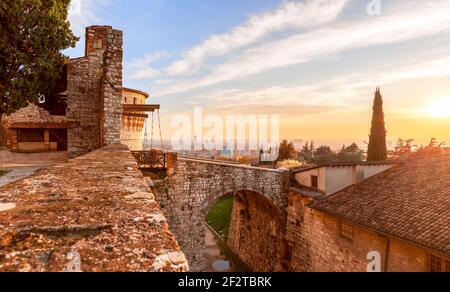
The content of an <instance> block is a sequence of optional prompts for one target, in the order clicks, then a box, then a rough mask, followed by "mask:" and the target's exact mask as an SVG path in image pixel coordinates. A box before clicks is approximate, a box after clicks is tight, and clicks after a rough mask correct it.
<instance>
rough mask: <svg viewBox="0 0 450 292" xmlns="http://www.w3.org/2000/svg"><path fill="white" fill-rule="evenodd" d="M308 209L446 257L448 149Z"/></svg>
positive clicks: (449, 239)
mask: <svg viewBox="0 0 450 292" xmlns="http://www.w3.org/2000/svg"><path fill="white" fill-rule="evenodd" d="M311 207H312V208H314V209H318V210H320V211H324V212H326V213H329V214H332V215H335V216H337V217H339V218H342V219H345V220H348V221H351V222H354V223H356V224H359V225H362V226H365V227H368V228H370V229H373V230H376V231H378V232H380V233H384V234H388V235H391V236H393V237H396V238H398V239H401V240H405V241H408V242H411V243H414V244H416V245H420V246H423V247H425V248H428V249H431V250H434V251H437V252H439V253H441V254H444V255H450V153H445V154H433V155H431V154H430V155H424V156H420V157H419V156H416V157H414V158H411V159H409V160H407V161H405V162H404V163H402V164H399V165H397V166H395V167H393V168H391V169H390V170H388V171H386V172H383V173H381V174H379V175H376V176H374V177H372V178H369V179H367V180H365V181H364V182H362V183H360V184H358V185H355V186H351V187H349V188H347V189H344V190H342V191H340V192H338V193H336V194H334V195H332V196H330V197H328V198H325V199H323V200H321V201H317V202H316V203H314V204H312V205H311Z"/></svg>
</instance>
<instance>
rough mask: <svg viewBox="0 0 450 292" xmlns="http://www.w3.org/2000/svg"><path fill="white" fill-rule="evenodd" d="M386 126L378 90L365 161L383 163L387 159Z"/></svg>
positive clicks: (381, 98) (378, 90) (381, 99)
mask: <svg viewBox="0 0 450 292" xmlns="http://www.w3.org/2000/svg"><path fill="white" fill-rule="evenodd" d="M386 133H387V132H386V125H385V121H384V112H383V97H382V96H381V92H380V88H379V87H378V88H377V90H376V91H375V99H374V103H373V117H372V128H371V132H370V139H369V148H368V151H367V161H384V160H386V159H387V153H388V151H387V144H386Z"/></svg>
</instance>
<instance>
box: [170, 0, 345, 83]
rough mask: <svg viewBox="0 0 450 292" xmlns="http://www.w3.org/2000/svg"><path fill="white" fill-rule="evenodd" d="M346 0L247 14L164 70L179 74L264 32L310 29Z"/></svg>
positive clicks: (289, 4)
mask: <svg viewBox="0 0 450 292" xmlns="http://www.w3.org/2000/svg"><path fill="white" fill-rule="evenodd" d="M348 2H350V1H349V0H308V1H306V2H292V1H289V2H286V3H284V4H283V5H281V7H279V8H278V9H277V10H275V11H271V12H268V13H265V14H262V15H256V16H253V17H250V19H249V20H248V21H247V22H246V23H245V24H243V25H241V26H238V27H235V28H234V29H233V30H232V31H231V32H229V33H225V34H219V35H213V36H211V37H209V38H208V39H207V40H206V41H204V42H202V43H201V44H199V45H197V46H196V47H194V48H192V49H191V50H189V51H188V52H186V53H185V54H184V57H183V59H181V60H177V61H175V62H173V63H172V64H171V65H170V66H169V67H168V68H167V69H166V71H167V73H168V74H169V75H172V76H174V75H180V74H185V73H187V72H191V71H193V70H195V69H196V68H198V67H200V66H201V65H202V64H203V62H204V61H205V59H206V58H208V57H213V56H222V55H226V54H229V53H230V52H232V51H235V50H238V49H241V48H244V47H246V46H249V45H251V44H254V43H256V42H258V41H260V40H262V39H263V38H265V37H267V36H268V35H270V34H272V33H274V32H278V31H282V30H286V29H292V28H294V29H301V28H305V27H308V28H311V27H317V26H320V25H323V24H325V23H327V22H330V21H332V20H334V19H335V18H336V17H337V16H338V15H339V14H340V13H341V12H342V10H343V8H344V7H345V5H346V4H347V3H348Z"/></svg>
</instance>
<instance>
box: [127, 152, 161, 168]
mask: <svg viewBox="0 0 450 292" xmlns="http://www.w3.org/2000/svg"><path fill="white" fill-rule="evenodd" d="M131 153H132V154H133V156H134V158H135V159H136V161H137V163H138V166H139V169H141V170H143V171H161V170H166V169H167V154H166V153H164V152H162V151H158V150H149V151H132V152H131Z"/></svg>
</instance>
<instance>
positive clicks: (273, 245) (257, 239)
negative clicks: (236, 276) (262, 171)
mask: <svg viewBox="0 0 450 292" xmlns="http://www.w3.org/2000/svg"><path fill="white" fill-rule="evenodd" d="M231 218H232V219H231V224H230V230H229V234H228V246H229V248H230V249H231V250H232V251H233V252H234V254H235V255H237V256H238V257H239V258H240V259H241V260H242V261H243V262H244V263H246V264H247V265H248V266H249V268H251V269H252V270H253V271H254V272H274V271H282V270H283V267H282V266H281V261H282V259H281V257H282V251H281V248H282V246H283V239H284V224H285V222H284V217H283V215H282V213H281V212H280V210H278V209H277V208H276V207H275V206H274V205H273V204H272V202H271V201H270V200H268V199H267V198H264V197H263V196H262V195H260V194H258V193H255V192H249V191H240V192H238V193H237V194H236V195H235V197H234V203H233V211H232V214H231Z"/></svg>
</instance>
